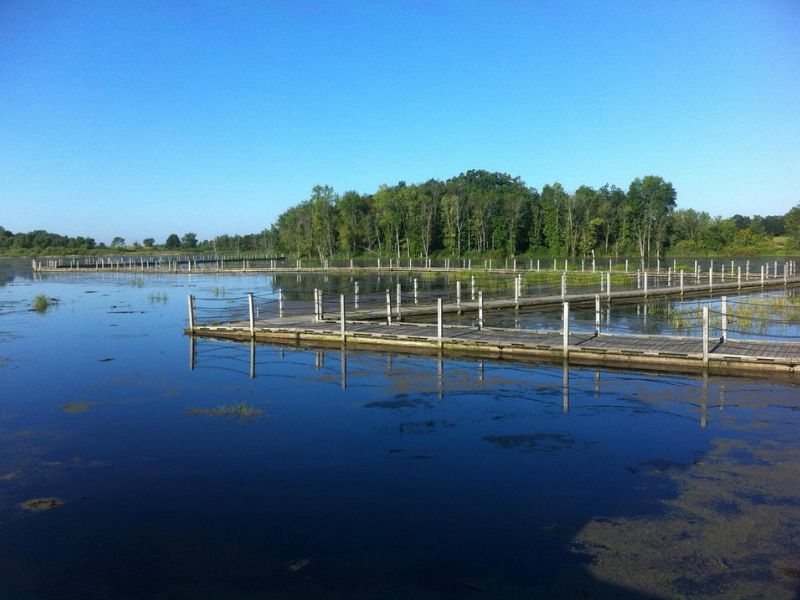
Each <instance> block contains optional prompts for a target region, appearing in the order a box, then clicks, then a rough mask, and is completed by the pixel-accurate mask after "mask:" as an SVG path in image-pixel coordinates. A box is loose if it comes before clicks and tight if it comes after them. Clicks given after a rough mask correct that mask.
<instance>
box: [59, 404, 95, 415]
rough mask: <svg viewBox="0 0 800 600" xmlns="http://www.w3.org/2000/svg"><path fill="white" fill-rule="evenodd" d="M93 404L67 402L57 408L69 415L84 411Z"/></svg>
mask: <svg viewBox="0 0 800 600" xmlns="http://www.w3.org/2000/svg"><path fill="white" fill-rule="evenodd" d="M92 406H93V403H91V402H68V403H67V404H64V405H62V406H61V407H60V408H59V410H60V411H61V412H65V413H67V414H70V415H77V414H78V413H82V412H86V411H87V410H89V409H90V408H91V407H92Z"/></svg>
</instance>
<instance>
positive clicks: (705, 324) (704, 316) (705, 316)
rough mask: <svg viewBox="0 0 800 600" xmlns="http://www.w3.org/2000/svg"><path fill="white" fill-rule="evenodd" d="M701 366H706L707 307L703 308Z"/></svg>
mask: <svg viewBox="0 0 800 600" xmlns="http://www.w3.org/2000/svg"><path fill="white" fill-rule="evenodd" d="M703 366H704V367H707V366H708V306H704V307H703Z"/></svg>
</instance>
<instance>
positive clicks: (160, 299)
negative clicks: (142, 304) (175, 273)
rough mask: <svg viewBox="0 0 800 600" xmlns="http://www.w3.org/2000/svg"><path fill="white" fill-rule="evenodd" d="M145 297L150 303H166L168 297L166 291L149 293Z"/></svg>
mask: <svg viewBox="0 0 800 600" xmlns="http://www.w3.org/2000/svg"><path fill="white" fill-rule="evenodd" d="M147 299H148V300H149V301H150V304H159V303H160V304H166V303H167V300H168V299H169V298H168V296H167V293H166V292H156V293H155V294H150V295H149V296H148V297H147Z"/></svg>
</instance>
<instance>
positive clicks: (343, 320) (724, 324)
mask: <svg viewBox="0 0 800 600" xmlns="http://www.w3.org/2000/svg"><path fill="white" fill-rule="evenodd" d="M399 292H400V288H399V284H398V307H397V314H398V317H399V315H400V305H399V298H400V295H399ZM282 296H283V294H282V291H281V290H279V298H280V299H279V302H280V308H279V312H280V315H281V316H283V309H282V303H283V300H282ZM594 300H595V303H594V304H595V330H594V335H595V336H598V335H599V334H600V323H601V319H600V316H601V315H600V294H595V296H594ZM386 301H387V313H386V320H387V324H388V325H391V323H392V310H391V295H390V293H389V290H386ZM727 304H728V303H727V297H726V296H722V297H721V301H720V316H721V327H720V329H721V335H720V340H719V341H720V343H722V342H725V341H726V340H727V339H728V310H727ZM247 306H248V325H249V332H250V336H251V339H255V335H256V330H255V318H256V317H255V301H254V296H253V293H252V292H250V293H248V294H247ZM483 308H484V305H483V291H482V290H479V291H478V329H479V330H481V329H483V325H484V320H483ZM188 309H189V311H188V312H189V330H190V331H191V332H194V331H195V328H196V319H195V297H194V296H193V295H191V294H190V295H189V296H188ZM314 317H315V320H318V321H319V320H322V319H323V318H324V310H323V302H322V290H319V289H315V290H314ZM569 319H570V306H569V302H567V301H564V302H563V314H562V336H563V349H562V352H563V357H564V360H567V359H568V358H569V334H570V327H569ZM339 322H340V335H341V341H342V343H346V339H347V314H346V308H345V295H344V294H340V295H339ZM709 329H710V322H709V307H708V305H704V306H703V307H702V362H703V366H704V368H705V367H707V366H708V361H709V335H710V334H709ZM443 334H444V320H443V310H442V298H437V299H436V339H437V346H438V348H439V349H441V348H442V347H443V343H444V335H443Z"/></svg>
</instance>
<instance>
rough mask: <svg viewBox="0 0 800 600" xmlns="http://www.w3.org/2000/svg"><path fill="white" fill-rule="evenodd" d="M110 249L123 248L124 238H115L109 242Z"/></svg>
mask: <svg viewBox="0 0 800 600" xmlns="http://www.w3.org/2000/svg"><path fill="white" fill-rule="evenodd" d="M111 247H112V248H124V247H125V238H121V237H115V238H114V239H113V240H111Z"/></svg>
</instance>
